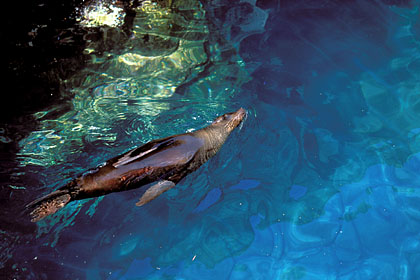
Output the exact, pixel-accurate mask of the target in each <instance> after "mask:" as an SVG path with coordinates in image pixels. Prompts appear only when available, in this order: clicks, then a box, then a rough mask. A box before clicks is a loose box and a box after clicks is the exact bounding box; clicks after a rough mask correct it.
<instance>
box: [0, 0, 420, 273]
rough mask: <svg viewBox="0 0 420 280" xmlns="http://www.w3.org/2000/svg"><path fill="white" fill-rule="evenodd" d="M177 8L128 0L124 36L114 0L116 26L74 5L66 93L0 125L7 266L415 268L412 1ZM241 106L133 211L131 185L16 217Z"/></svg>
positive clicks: (415, 30) (418, 35)
mask: <svg viewBox="0 0 420 280" xmlns="http://www.w3.org/2000/svg"><path fill="white" fill-rule="evenodd" d="M173 2H174V3H173V4H172V8H171V9H170V8H168V7H167V6H165V3H163V2H162V3H158V4H156V3H152V2H145V4H144V5H142V6H140V7H137V8H136V16H135V17H134V18H133V27H132V31H133V32H132V33H130V34H129V35H127V34H126V33H125V32H124V31H123V28H124V27H122V26H121V24H122V22H121V19H122V18H124V17H121V15H118V13H123V10H122V9H120V8H119V6H118V5H117V4H116V7H114V9H111V10H109V11H112V12H110V13H111V14H113V15H114V13H116V15H114V16H113V17H112V18H111V19H115V21H110V20H109V18H106V17H104V16H103V17H100V18H99V19H98V18H95V20H93V21H88V20H87V19H86V13H88V11H89V10H92V9H93V7H96V6H95V5H93V4H92V5H93V6H92V7H89V6H88V7H87V8H83V7H80V8H79V9H80V12H79V13H78V14H79V16H80V19H79V23H78V24H79V26H82V27H81V28H82V29H83V30H84V32H85V35H84V36H85V37H84V40H85V41H84V42H85V46H84V48H83V52H82V53H81V55H83V56H84V57H85V58H86V62H85V64H84V66H83V68H82V69H81V70H80V71H78V72H76V73H74V74H73V75H71V76H70V77H68V78H67V79H63V80H62V81H61V84H62V92H61V94H62V95H63V96H64V98H63V101H62V102H61V103H59V104H56V105H52V106H50V107H48V108H46V109H44V110H42V111H37V112H36V113H34V114H33V115H32V118H33V119H35V120H36V124H37V125H36V128H35V129H34V128H33V127H32V124H29V123H25V119H21V120H20V122H18V124H16V123H14V124H5V125H4V126H5V128H3V129H2V130H1V131H0V133H1V137H2V138H1V140H2V142H3V143H4V144H5V145H7V144H10V143H14V144H15V145H16V146H17V147H18V151H17V152H16V153H15V154H14V155H13V156H11V157H8V158H6V160H5V161H4V162H3V163H2V166H4V168H3V171H2V177H1V178H5V179H3V180H2V195H1V198H2V206H1V209H2V211H1V213H2V214H1V228H0V229H1V231H0V235H1V247H0V248H1V250H0V268H1V269H2V270H1V271H2V273H3V275H4V278H5V279H197V277H198V276H199V278H200V279H418V278H420V270H419V267H420V263H419V262H420V243H419V233H418V232H419V229H420V223H419V220H420V219H419V218H420V206H419V205H420V189H419V178H418V176H417V175H418V174H417V173H418V170H419V167H420V153H419V152H420V142H419V135H420V134H419V133H420V130H419V121H420V107H419V106H418V100H419V97H420V96H419V92H420V88H419V86H418V84H419V78H420V76H419V73H420V72H419V71H420V68H419V65H420V64H419V61H420V52H419V39H420V25H419V24H420V21H419V18H420V17H419V3H418V2H417V1H341V2H340V3H339V2H336V1H329V0H326V1H257V2H255V1H241V2H239V1H234V2H231V1H230V2H223V1H212V3H207V4H202V3H199V2H196V1H184V2H181V1H173ZM92 22H93V23H92ZM91 24H93V25H95V24H96V25H98V24H99V25H101V27H98V28H97V29H95V28H94V27H91ZM98 30H99V31H98ZM98 32H99V33H98ZM98 34H100V36H99V35H98ZM241 106H242V107H245V108H247V110H248V118H247V120H246V121H245V123H244V124H243V126H242V128H241V129H240V130H239V129H238V130H237V131H235V132H234V133H233V134H232V135H231V136H230V138H229V140H228V141H227V142H226V143H225V145H224V146H223V148H222V149H221V151H220V152H219V153H218V154H217V155H216V156H215V157H214V158H212V159H211V160H210V161H209V162H208V163H206V164H205V165H204V166H202V167H201V168H200V169H199V170H197V171H196V172H194V173H193V174H191V175H189V176H188V177H187V178H186V179H185V180H184V181H182V182H181V183H180V184H179V185H177V187H176V188H174V189H172V190H170V191H168V192H166V193H165V194H164V195H162V196H160V197H159V198H158V199H156V200H154V201H153V202H151V203H149V204H147V205H145V206H144V207H142V208H138V207H135V203H136V202H137V201H138V199H139V197H140V195H141V190H134V191H130V192H124V193H115V194H110V195H107V196H105V197H100V198H96V199H89V200H84V201H77V202H72V203H71V204H69V205H68V206H67V207H65V208H64V209H63V210H61V211H60V212H58V213H57V214H55V215H53V216H51V217H48V218H47V219H45V220H43V221H41V222H39V223H37V224H32V223H31V222H30V221H29V220H28V217H27V213H24V211H23V205H24V204H26V203H28V202H30V201H31V200H33V199H35V198H37V197H39V196H41V195H43V194H46V193H48V192H50V191H51V190H53V189H55V188H57V187H59V186H61V185H63V184H64V183H65V182H67V181H68V180H70V179H71V178H73V177H74V176H76V175H77V174H78V173H80V172H82V171H83V170H86V169H88V168H91V167H94V166H96V165H98V164H100V163H102V162H104V161H105V160H107V159H109V158H111V157H113V156H116V155H118V154H120V153H122V152H124V151H127V150H129V149H130V148H133V147H135V146H138V145H140V144H142V143H145V142H147V141H150V140H152V139H155V138H160V137H164V136H168V135H172V134H177V133H182V132H185V131H190V130H193V129H197V128H201V127H203V126H205V125H207V124H208V123H209V122H210V121H212V120H213V119H214V118H215V117H216V116H217V115H220V114H222V113H225V112H228V111H232V110H236V109H237V108H239V107H241ZM27 130H30V131H28V132H27V133H25V134H23V135H22V136H20V137H17V136H16V135H14V134H18V133H19V132H22V131H27ZM15 139H16V140H15Z"/></svg>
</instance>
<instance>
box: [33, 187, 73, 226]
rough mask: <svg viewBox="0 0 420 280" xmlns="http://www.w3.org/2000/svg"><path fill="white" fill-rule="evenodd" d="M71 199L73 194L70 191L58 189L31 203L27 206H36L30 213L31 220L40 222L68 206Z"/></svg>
mask: <svg viewBox="0 0 420 280" xmlns="http://www.w3.org/2000/svg"><path fill="white" fill-rule="evenodd" d="M70 200H71V196H70V194H69V193H68V191H63V190H58V191H55V192H52V193H50V194H48V195H46V196H44V197H41V198H40V199H37V200H35V201H33V202H31V203H29V204H28V205H26V207H27V208H32V207H35V209H34V210H32V212H31V213H30V215H31V218H32V219H31V221H32V222H38V221H40V220H42V219H43V218H45V217H46V216H49V215H51V214H54V213H55V212H57V211H58V210H59V209H61V208H63V207H64V206H66V205H67V203H69V202H70Z"/></svg>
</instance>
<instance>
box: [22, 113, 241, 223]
mask: <svg viewBox="0 0 420 280" xmlns="http://www.w3.org/2000/svg"><path fill="white" fill-rule="evenodd" d="M245 116H246V111H245V110H244V109H243V108H240V109H239V110H238V111H236V112H233V113H227V114H224V115H222V116H219V117H218V118H216V119H215V120H214V121H213V122H212V123H211V124H210V125H209V126H207V127H205V128H202V129H199V130H196V131H193V132H187V133H184V134H178V135H174V136H169V137H166V138H162V139H158V140H153V141H150V142H148V143H146V144H144V145H143V146H140V147H138V148H135V149H133V150H131V151H129V152H127V153H125V154H122V155H120V156H117V157H115V158H113V159H110V160H108V161H106V162H105V164H103V165H101V166H99V167H97V168H95V169H91V170H88V171H87V172H85V173H83V174H82V175H81V176H79V177H78V178H76V179H74V180H72V181H70V182H69V183H68V184H66V185H65V186H63V187H61V188H59V189H58V190H56V191H54V192H52V193H50V194H48V195H46V196H44V197H41V198H39V199H37V200H35V201H33V202H31V203H29V204H28V205H27V207H28V208H29V209H32V208H34V209H33V210H32V211H31V212H30V216H31V220H32V221H33V222H37V221H39V220H41V219H43V218H45V217H46V216H48V215H51V214H53V213H55V212H57V211H58V210H59V209H61V208H63V207H64V206H65V205H67V204H68V203H69V202H71V201H74V200H80V199H85V198H92V197H98V196H101V195H105V194H109V193H112V192H120V191H127V190H131V189H135V188H139V187H141V186H144V185H147V184H150V183H153V182H156V183H155V184H153V185H152V186H151V187H149V188H148V189H147V190H146V192H145V193H144V194H143V196H142V197H141V198H140V200H139V201H138V202H137V203H136V205H137V206H142V205H144V204H146V203H148V202H149V201H151V200H153V199H155V198H156V197H158V196H159V195H160V194H162V193H163V192H165V191H167V190H169V189H171V188H173V187H174V186H175V185H176V184H177V183H178V182H179V181H181V179H182V178H184V177H185V176H187V175H188V174H189V173H191V172H193V171H195V170H196V169H197V168H199V167H200V166H201V165H202V164H203V163H205V162H206V161H207V160H208V159H209V158H211V157H212V156H214V155H215V154H216V153H217V152H218V151H219V150H220V148H221V147H222V145H223V143H224V142H225V141H226V139H227V137H228V136H229V134H230V133H231V132H232V131H233V130H234V129H235V128H236V127H237V126H238V125H239V124H240V123H241V122H242V120H243V119H244V117H245Z"/></svg>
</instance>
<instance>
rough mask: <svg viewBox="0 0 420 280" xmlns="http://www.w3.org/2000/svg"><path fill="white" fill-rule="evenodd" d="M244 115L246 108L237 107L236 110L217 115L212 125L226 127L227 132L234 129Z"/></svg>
mask: <svg viewBox="0 0 420 280" xmlns="http://www.w3.org/2000/svg"><path fill="white" fill-rule="evenodd" d="M245 117H246V110H245V109H244V108H239V110H238V111H236V112H232V113H226V114H224V115H221V116H219V117H217V118H216V119H215V120H214V121H213V123H212V125H213V126H216V127H223V128H226V129H227V131H228V132H231V131H232V130H234V129H235V128H236V127H237V126H238V125H239V124H240V123H241V122H242V121H243V119H244V118H245Z"/></svg>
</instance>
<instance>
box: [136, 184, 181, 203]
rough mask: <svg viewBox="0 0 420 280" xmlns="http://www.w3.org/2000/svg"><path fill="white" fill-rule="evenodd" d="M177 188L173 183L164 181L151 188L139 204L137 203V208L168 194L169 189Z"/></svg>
mask: <svg viewBox="0 0 420 280" xmlns="http://www.w3.org/2000/svg"><path fill="white" fill-rule="evenodd" d="M173 187H175V183H174V182H172V181H166V180H162V181H159V182H157V183H156V184H154V185H153V186H151V187H150V188H148V189H147V191H146V192H145V193H144V194H143V196H142V197H141V198H140V200H139V202H137V203H136V206H142V205H144V204H146V203H148V202H149V201H151V200H153V199H155V198H156V197H158V196H159V195H161V194H162V193H164V192H166V191H167V190H169V189H172V188H173Z"/></svg>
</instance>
